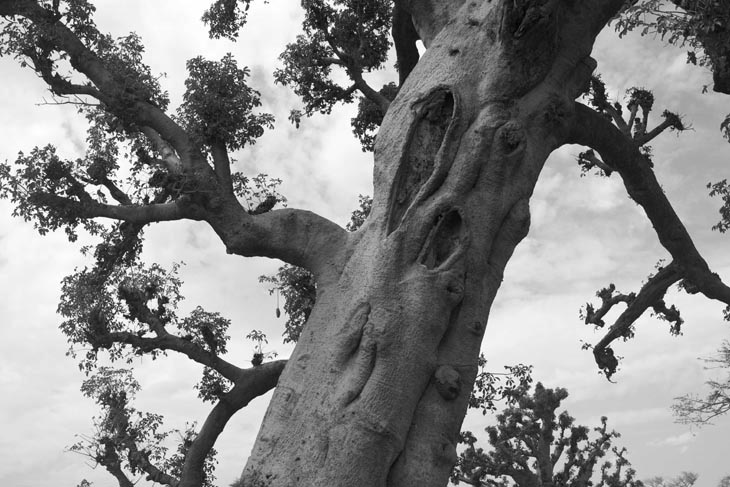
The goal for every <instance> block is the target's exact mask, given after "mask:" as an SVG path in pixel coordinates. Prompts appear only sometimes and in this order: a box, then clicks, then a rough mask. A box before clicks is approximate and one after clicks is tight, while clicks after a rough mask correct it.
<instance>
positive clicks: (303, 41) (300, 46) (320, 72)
mask: <svg viewBox="0 0 730 487" xmlns="http://www.w3.org/2000/svg"><path fill="white" fill-rule="evenodd" d="M302 7H303V8H304V22H303V24H302V29H303V34H301V35H299V36H297V38H296V41H295V42H293V43H291V44H289V45H287V47H286V50H285V51H284V52H283V53H282V55H281V57H280V59H281V61H282V62H283V67H282V68H281V69H278V70H277V71H276V72H275V73H274V77H275V79H276V81H277V82H278V83H281V84H282V85H284V86H291V87H292V89H293V90H294V92H295V93H296V94H297V95H299V97H300V98H301V100H302V102H303V103H304V113H305V114H306V115H307V116H309V115H312V114H313V113H317V112H319V113H330V112H331V110H332V107H333V106H334V105H335V104H337V103H339V102H344V103H350V102H352V101H353V99H354V98H353V95H354V93H355V89H356V88H358V87H357V86H356V85H357V84H358V83H359V84H363V83H364V81H362V74H363V73H366V72H370V71H373V70H376V69H379V68H381V67H382V66H383V63H385V61H386V59H387V55H388V48H389V47H390V41H389V38H388V37H389V36H388V34H389V29H390V25H391V17H392V10H391V9H392V7H391V2H388V1H384V0H375V1H368V0H305V1H303V2H302ZM333 67H336V68H340V69H342V70H344V73H343V74H346V75H347V79H349V80H355V84H352V85H349V86H342V83H341V82H339V81H338V78H339V77H337V76H335V73H333ZM294 119H295V120H298V117H297V116H296V115H295V116H294Z"/></svg>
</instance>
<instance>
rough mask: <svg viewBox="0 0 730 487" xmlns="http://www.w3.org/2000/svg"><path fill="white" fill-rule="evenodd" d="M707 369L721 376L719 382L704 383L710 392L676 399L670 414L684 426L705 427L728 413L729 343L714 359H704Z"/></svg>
mask: <svg viewBox="0 0 730 487" xmlns="http://www.w3.org/2000/svg"><path fill="white" fill-rule="evenodd" d="M704 362H705V363H706V364H707V368H708V369H713V370H718V372H719V373H720V374H721V375H723V377H722V378H721V379H719V380H708V381H707V382H705V384H706V385H708V386H709V387H710V392H709V393H708V394H707V395H706V396H705V397H700V396H698V395H695V394H685V395H684V396H681V397H678V398H676V400H675V402H674V404H673V405H672V412H673V413H674V415H675V416H676V417H677V421H678V422H680V423H685V424H694V425H705V424H711V421H712V420H713V419H714V418H716V417H718V416H722V415H723V414H727V413H728V412H729V411H730V342H728V341H725V342H723V344H722V346H721V347H720V349H719V350H718V353H717V355H716V356H714V357H709V358H706V359H704Z"/></svg>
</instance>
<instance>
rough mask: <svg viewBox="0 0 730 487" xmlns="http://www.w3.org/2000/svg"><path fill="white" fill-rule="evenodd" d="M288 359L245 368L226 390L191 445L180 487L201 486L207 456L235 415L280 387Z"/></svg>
mask: <svg viewBox="0 0 730 487" xmlns="http://www.w3.org/2000/svg"><path fill="white" fill-rule="evenodd" d="M286 363H287V361H286V360H276V361H274V362H268V363H266V364H263V365H259V366H257V367H252V368H249V369H244V370H241V373H240V374H239V376H238V378H236V379H235V381H234V386H233V388H232V389H231V390H230V391H228V392H227V393H225V394H224V395H223V396H222V397H221V398H220V401H218V403H217V404H216V405H215V407H214V408H213V410H212V411H211V412H210V414H208V417H207V418H206V420H205V423H203V426H202V428H200V432H199V433H198V436H197V437H196V438H195V440H194V441H193V444H192V445H191V446H190V449H189V450H188V453H187V455H186V456H185V463H184V465H183V470H182V475H181V481H180V484H179V485H178V487H194V486H199V485H201V483H202V481H203V478H202V474H203V464H204V462H205V457H206V456H207V455H208V453H209V452H210V449H211V448H213V445H214V444H215V442H216V440H217V439H218V436H219V435H220V434H221V432H222V431H223V429H224V428H225V426H226V424H228V421H229V420H230V419H231V417H232V416H233V415H234V414H235V413H236V412H238V411H239V410H241V409H242V408H244V407H246V406H247V405H248V403H249V402H251V400H252V399H254V398H256V397H258V396H261V395H263V394H266V393H267V392H268V391H270V390H271V389H273V388H274V387H276V383H277V382H278V380H279V376H280V375H281V372H282V371H283V370H284V366H285V365H286Z"/></svg>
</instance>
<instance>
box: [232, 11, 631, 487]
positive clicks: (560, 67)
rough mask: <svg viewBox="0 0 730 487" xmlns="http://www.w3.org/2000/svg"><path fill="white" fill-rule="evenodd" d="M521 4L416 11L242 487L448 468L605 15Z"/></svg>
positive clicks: (400, 482)
mask: <svg viewBox="0 0 730 487" xmlns="http://www.w3.org/2000/svg"><path fill="white" fill-rule="evenodd" d="M517 3H519V2H512V1H507V2H496V1H494V2H487V1H484V2H467V3H464V4H463V5H460V6H456V7H454V8H453V9H452V11H450V12H449V11H448V9H444V8H443V5H441V6H440V9H438V12H439V17H438V19H437V20H438V22H431V23H430V24H429V23H428V20H429V18H420V19H419V18H416V19H415V22H414V23H415V25H416V27H417V28H418V29H419V32H420V33H421V36H422V37H423V38H424V42H425V43H426V45H427V46H428V50H427V52H426V54H425V55H424V57H423V58H422V59H421V60H420V61H419V63H418V65H417V66H416V68H415V70H414V71H413V72H412V73H411V75H410V76H409V78H408V80H407V81H406V83H405V84H404V86H403V87H402V89H401V92H400V93H399V95H398V97H397V98H396V100H395V101H394V102H393V104H392V105H391V107H390V110H389V112H388V114H387V116H386V118H385V120H384V122H383V125H382V128H381V131H380V134H379V136H378V140H377V144H376V149H375V197H374V206H373V210H372V214H371V216H370V218H369V219H368V221H367V223H366V224H365V226H364V227H363V228H362V229H360V230H359V231H358V232H356V233H354V234H352V235H351V237H350V240H349V242H348V245H347V247H346V248H345V249H343V254H342V255H340V256H333V261H338V262H339V261H341V260H342V259H344V261H345V262H346V264H345V266H344V271H343V272H342V273H341V274H340V276H339V278H338V279H336V280H331V279H328V280H327V282H320V283H319V287H318V296H317V304H316V306H315V308H314V311H313V312H312V315H311V317H310V319H309V322H308V323H307V325H306V327H305V329H304V332H303V333H302V335H301V338H300V340H299V343H298V344H297V347H296V350H295V351H294V353H293V355H292V357H291V359H290V361H289V363H288V365H287V367H286V369H285V371H284V373H283V375H282V377H281V379H280V381H279V385H278V387H277V389H276V392H275V394H274V397H273V399H272V402H271V405H270V406H269V410H268V412H267V414H266V417H265V419H264V422H263V425H262V427H261V431H260V432H259V435H258V438H257V441H256V445H255V447H254V450H253V453H252V455H251V457H250V459H249V462H248V464H247V466H246V469H245V471H244V476H243V483H244V485H245V486H312V487H314V486H346V485H348V486H386V485H387V486H399V487H400V486H420V487H426V486H434V487H435V486H439V487H440V486H443V485H445V484H446V483H447V479H448V475H449V473H450V471H451V468H452V466H453V464H454V462H455V460H456V442H457V437H458V433H459V430H460V427H461V422H462V420H463V417H464V415H465V412H466V408H467V403H468V399H469V394H470V391H471V387H472V384H473V381H474V378H475V375H476V369H477V366H476V364H477V357H478V354H479V349H480V343H481V339H482V336H483V334H484V330H485V325H486V322H487V316H488V314H489V309H490V306H491V304H492V301H493V300H494V297H495V295H496V293H497V290H498V288H499V286H500V283H501V281H502V274H503V271H504V268H505V265H506V263H507V261H508V259H509V257H510V256H511V254H512V252H513V250H514V248H515V246H516V245H517V244H518V243H519V242H520V240H521V239H522V238H524V236H525V235H526V233H527V229H528V226H529V205H528V201H529V198H530V195H531V194H532V191H533V188H534V186H535V183H536V181H537V177H538V175H539V173H540V170H541V168H542V166H543V164H544V161H545V160H546V158H547V156H548V155H549V154H550V152H551V151H552V150H553V149H554V148H556V147H558V146H559V145H561V143H562V140H563V136H564V133H565V127H564V121H565V119H566V118H567V116H568V115H569V113H570V111H571V110H572V107H573V100H574V99H575V97H576V96H577V94H578V92H579V91H580V89H579V88H580V86H581V85H582V84H583V83H584V82H585V81H586V80H587V77H588V75H589V74H590V72H591V71H592V68H593V63H592V62H591V60H590V58H588V57H587V56H588V54H589V52H590V48H591V45H592V42H593V37H594V35H595V33H596V32H597V30H598V29H597V28H596V27H595V26H597V25H599V24H600V25H602V23H603V22H605V20H606V19H605V18H603V17H605V16H606V13H605V12H604V13H603V14H598V13H596V12H597V10H600V9H597V7H596V5H600V6H603V4H604V3H606V2H590V1H587V2H583V4H582V5H581V6H571V7H570V9H569V8H568V7H566V6H565V5H564V3H569V2H557V1H547V2H535V3H541V4H542V5H540V6H539V8H538V7H535V8H538V10H540V9H542V10H540V12H537V13H536V12H534V11H532V10H533V7H528V6H522V7H518V6H516V4H517ZM578 3H580V2H578ZM614 3H617V4H620V3H621V2H620V1H619V2H614ZM419 6H420V7H423V5H419ZM415 9H416V6H411V12H412V13H413V12H415ZM554 9H557V10H554ZM591 9H593V10H591ZM603 9H604V10H605V11H607V9H606V7H605V6H603ZM436 10H437V9H431V11H432V12H434V11H436ZM422 12H428V9H427V8H425V9H422ZM586 12H590V13H586ZM538 14H539V15H542V17H540V16H539V15H538ZM536 15H538V16H537V17H535V16H536ZM569 15H572V16H573V17H572V19H571V18H567V17H568V16H569ZM601 15H602V16H603V17H601V19H599V20H597V18H598V17H600V16H601ZM581 16H583V18H581ZM414 17H416V15H414ZM566 18H567V19H566ZM430 19H431V20H434V18H433V17H431V18H430ZM436 24H441V25H443V27H441V26H440V25H436ZM594 31H595V32H594ZM429 32H438V34H437V35H436V36H435V37H434V38H430V37H429V34H428V33H429ZM424 33H425V34H424ZM568 39H569V42H568Z"/></svg>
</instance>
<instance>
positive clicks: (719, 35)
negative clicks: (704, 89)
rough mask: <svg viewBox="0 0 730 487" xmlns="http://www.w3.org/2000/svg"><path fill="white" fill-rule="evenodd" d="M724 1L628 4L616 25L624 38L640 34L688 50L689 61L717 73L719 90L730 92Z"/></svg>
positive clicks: (729, 39)
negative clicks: (634, 31)
mask: <svg viewBox="0 0 730 487" xmlns="http://www.w3.org/2000/svg"><path fill="white" fill-rule="evenodd" d="M729 19H730V14H729V13H728V8H727V2H725V1H724V0H671V1H668V0H642V1H639V2H626V6H625V7H624V10H623V11H622V12H621V15H620V16H619V17H618V19H617V22H616V30H617V31H618V32H619V35H620V36H624V35H626V33H628V32H629V31H632V30H639V32H640V33H641V35H647V34H649V35H658V36H659V37H661V39H663V40H665V41H667V42H669V43H670V44H675V45H678V46H680V47H685V48H687V49H688V52H687V61H688V62H690V63H692V64H698V65H700V66H706V67H708V68H710V69H711V70H712V71H713V75H714V81H715V90H717V91H721V92H723V93H728V91H729V90H730V76H728V74H729V73H730V57H729V56H730V29H728V20H729Z"/></svg>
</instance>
